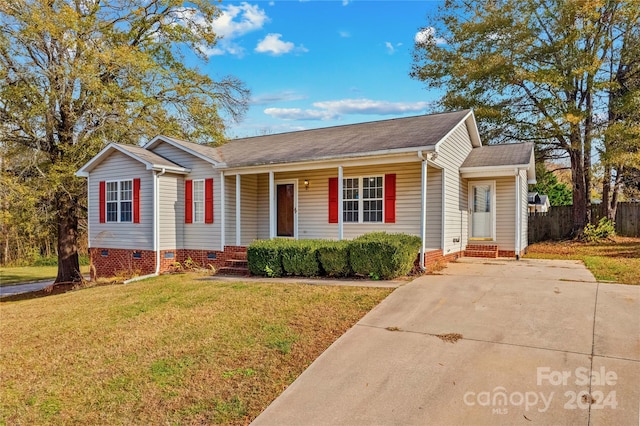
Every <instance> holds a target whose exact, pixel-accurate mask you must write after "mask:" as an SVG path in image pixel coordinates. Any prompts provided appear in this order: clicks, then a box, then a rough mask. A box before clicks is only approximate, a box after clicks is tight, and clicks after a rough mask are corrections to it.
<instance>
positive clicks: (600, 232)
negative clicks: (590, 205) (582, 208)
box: [583, 217, 616, 243]
mask: <svg viewBox="0 0 640 426" xmlns="http://www.w3.org/2000/svg"><path fill="white" fill-rule="evenodd" d="M614 235H616V225H615V223H614V222H612V221H611V220H609V219H608V218H606V217H602V218H600V220H599V221H598V224H597V225H592V224H591V223H588V224H587V226H585V227H584V231H583V239H584V240H585V241H588V242H590V243H596V242H598V241H602V240H605V239H607V238H611V237H613V236H614Z"/></svg>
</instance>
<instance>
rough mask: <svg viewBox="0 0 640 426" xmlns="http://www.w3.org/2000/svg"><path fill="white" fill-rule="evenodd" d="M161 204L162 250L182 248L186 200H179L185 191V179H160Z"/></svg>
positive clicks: (164, 177) (165, 176)
mask: <svg viewBox="0 0 640 426" xmlns="http://www.w3.org/2000/svg"><path fill="white" fill-rule="evenodd" d="M158 185H159V187H158V191H159V203H160V214H159V216H160V217H159V219H160V250H173V249H176V248H182V247H183V244H184V241H183V232H184V229H183V227H184V198H182V199H181V198H179V196H178V194H180V191H181V188H182V190H184V178H183V176H181V175H176V174H169V173H167V174H164V175H162V176H159V177H158Z"/></svg>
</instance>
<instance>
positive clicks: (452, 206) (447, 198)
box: [435, 123, 472, 254]
mask: <svg viewBox="0 0 640 426" xmlns="http://www.w3.org/2000/svg"><path fill="white" fill-rule="evenodd" d="M471 148H472V145H471V140H470V138H469V133H468V132H467V127H466V125H465V124H464V123H461V124H460V125H458V127H457V128H456V129H455V130H454V131H453V132H452V133H451V134H450V135H449V136H448V137H447V139H445V140H444V141H443V142H442V143H441V144H440V147H439V150H438V157H437V158H436V160H435V163H436V164H437V165H438V166H440V167H442V168H443V169H444V173H445V179H444V181H445V187H444V192H445V193H444V203H445V206H444V215H445V221H444V254H447V253H454V252H458V251H461V250H464V248H465V246H466V244H467V228H468V219H469V213H468V210H467V202H468V200H467V190H468V189H467V183H466V181H464V180H463V179H462V177H461V176H460V171H459V169H460V165H462V163H463V162H464V160H465V159H466V158H467V155H469V152H471ZM454 239H459V242H457V243H455V242H454Z"/></svg>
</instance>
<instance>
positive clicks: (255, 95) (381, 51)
mask: <svg viewBox="0 0 640 426" xmlns="http://www.w3.org/2000/svg"><path fill="white" fill-rule="evenodd" d="M439 4H440V2H436V1H358V0H352V1H346V0H344V1H327V0H325V1H322V0H319V1H277V0H275V1H247V2H231V1H223V2H221V3H220V7H221V9H222V10H223V15H222V16H221V17H220V18H219V19H218V20H217V21H216V22H215V23H214V28H215V29H216V32H217V33H218V34H220V35H222V36H223V39H222V40H221V41H220V42H219V43H218V45H217V47H216V48H214V49H211V50H209V51H208V54H209V55H210V58H209V63H208V64H207V65H205V71H206V72H207V73H209V74H210V75H211V76H212V77H214V78H216V77H220V76H222V75H226V74H231V75H234V76H236V77H239V78H240V79H241V80H243V81H244V82H245V83H246V85H247V86H248V87H249V88H250V89H251V92H252V101H251V105H250V108H249V111H248V112H247V114H246V116H245V118H244V120H243V121H242V122H241V123H239V124H232V125H230V126H229V130H228V132H227V134H228V136H229V137H231V138H233V137H245V136H257V135H262V134H271V133H282V132H286V131H292V130H302V129H310V128H318V127H326V126H334V125H340V124H350V123H357V122H364V121H373V120H381V119H388V118H395V117H402V116H409V115H419V114H423V113H425V112H427V111H428V108H429V106H430V105H431V104H432V103H433V101H435V100H437V99H438V96H439V95H438V94H437V93H433V92H432V93H430V92H429V91H427V89H426V88H425V86H424V84H422V83H421V82H419V81H415V80H412V79H411V78H410V77H409V71H410V69H411V62H412V59H411V54H412V51H413V44H414V39H415V37H416V36H417V34H418V33H419V30H420V28H421V27H425V26H429V20H428V17H429V16H433V15H434V14H435V13H436V12H437V7H438V6H439ZM418 37H419V35H418Z"/></svg>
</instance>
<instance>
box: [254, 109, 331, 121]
mask: <svg viewBox="0 0 640 426" xmlns="http://www.w3.org/2000/svg"><path fill="white" fill-rule="evenodd" d="M264 113H265V114H267V115H270V116H272V117H274V118H281V119H283V120H331V119H334V118H338V116H337V115H336V114H333V113H331V112H329V111H321V110H315V109H300V108H266V109H265V110H264Z"/></svg>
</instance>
